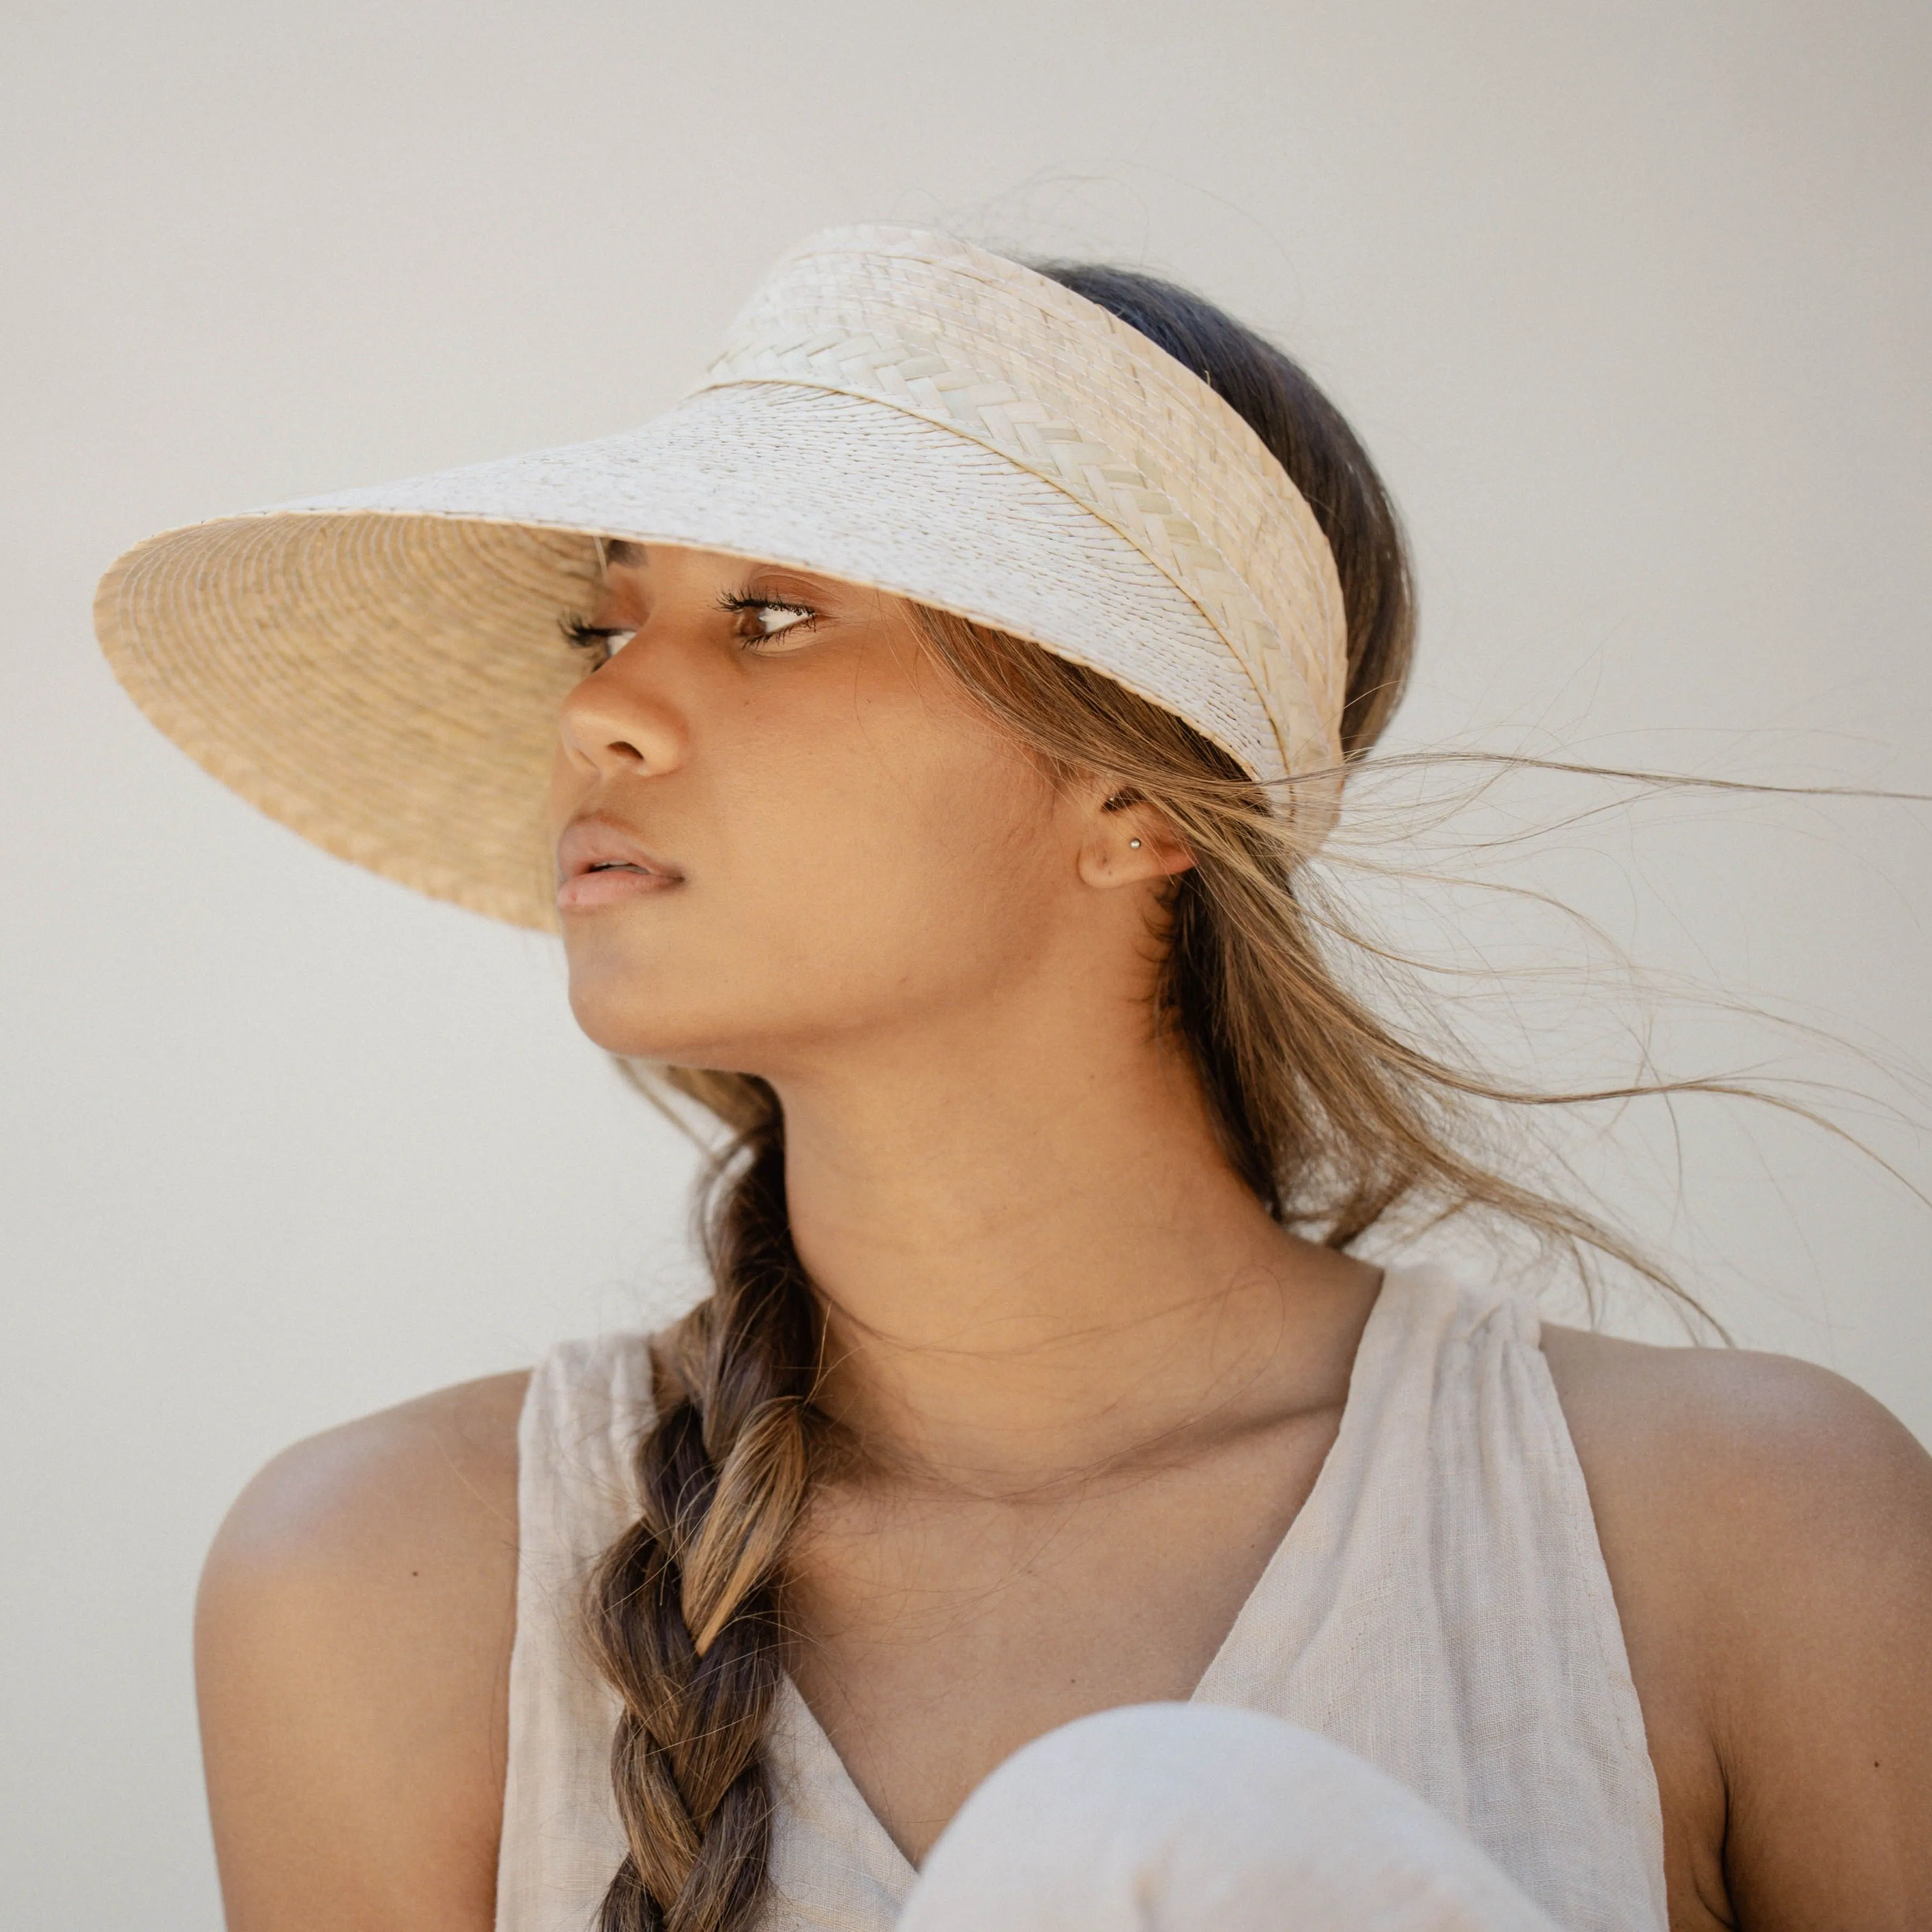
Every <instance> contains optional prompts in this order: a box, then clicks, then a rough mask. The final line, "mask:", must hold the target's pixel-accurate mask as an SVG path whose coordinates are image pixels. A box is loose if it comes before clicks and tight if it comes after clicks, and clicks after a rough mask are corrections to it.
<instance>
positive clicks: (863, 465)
mask: <svg viewBox="0 0 1932 1932" xmlns="http://www.w3.org/2000/svg"><path fill="white" fill-rule="evenodd" d="M598 537H605V538H625V539H628V540H629V541H635V542H641V543H643V544H652V543H659V544H682V545H690V546H693V547H699V548H703V549H708V550H722V551H726V552H729V553H733V554H736V555H739V556H745V557H747V558H755V559H763V560H768V561H770V562H776V563H780V564H784V565H790V566H793V567H794V568H801V569H804V570H808V571H813V572H815V573H817V574H823V575H826V576H829V577H838V578H841V579H844V580H849V581H852V582H854V583H865V584H869V585H873V586H877V587H878V588H880V589H883V590H886V591H889V592H894V593H895V594H898V595H903V596H906V597H908V598H913V599H916V600H917V601H921V602H923V603H926V604H932V605H935V606H936V607H939V608H941V609H944V610H951V611H953V612H955V613H957V614H959V615H960V616H965V617H969V618H972V619H975V620H977V621H978V622H982V623H984V624H987V625H991V626H992V627H994V628H997V629H1000V630H1003V631H1008V632H1010V633H1011V634H1013V635H1016V636H1017V637H1022V638H1025V639H1028V640H1031V641H1032V642H1034V643H1038V644H1040V645H1043V646H1045V647H1046V649H1049V650H1052V651H1054V652H1058V654H1060V655H1062V656H1064V657H1067V658H1070V659H1072V660H1073V661H1076V662H1078V663H1081V664H1085V665H1086V666H1088V667H1089V668H1091V669H1093V670H1099V671H1101V672H1103V673H1106V674H1107V675H1108V676H1112V677H1114V678H1115V679H1118V681H1119V682H1121V683H1122V684H1124V685H1126V686H1127V688H1130V689H1131V690H1133V691H1136V692H1138V693H1139V694H1140V695H1142V697H1147V698H1148V699H1150V700H1152V701H1153V702H1154V703H1157V704H1161V705H1163V706H1166V708H1167V709H1170V710H1172V711H1175V712H1177V713H1178V715H1181V716H1183V717H1185V718H1187V719H1188V720H1189V721H1190V722H1192V723H1193V724H1195V725H1196V727H1197V728H1198V729H1199V730H1202V731H1203V732H1204V733H1205V734H1206V735H1207V736H1209V737H1210V738H1211V739H1214V741H1215V742H1217V744H1219V745H1221V746H1222V748H1223V749H1224V750H1226V751H1228V752H1229V754H1231V755H1232V756H1233V757H1235V758H1236V759H1237V760H1238V761H1239V762H1240V763H1241V765H1242V766H1244V768H1245V769H1247V770H1248V771H1250V772H1251V773H1253V775H1254V776H1256V778H1259V779H1261V780H1262V781H1264V782H1265V783H1270V784H1273V783H1274V782H1276V781H1279V780H1280V779H1281V778H1283V776H1284V775H1285V774H1286V771H1287V770H1288V769H1290V768H1293V769H1297V770H1299V771H1308V770H1312V769H1319V767H1320V766H1322V765H1323V764H1325V763H1328V748H1327V744H1326V740H1325V727H1323V725H1322V721H1320V719H1319V718H1316V717H1314V716H1313V715H1310V717H1309V718H1307V720H1306V721H1298V720H1296V719H1293V718H1291V719H1290V720H1289V739H1290V742H1289V743H1288V744H1287V745H1283V742H1282V733H1280V731H1279V730H1277V723H1276V721H1274V720H1272V719H1271V717H1270V715H1269V713H1268V710H1267V709H1266V708H1265V706H1264V705H1263V704H1262V700H1261V698H1260V697H1259V694H1258V692H1257V691H1256V688H1255V687H1254V685H1253V683H1252V682H1251V681H1250V679H1249V678H1248V676H1247V673H1246V672H1245V671H1244V670H1243V669H1242V667H1241V665H1240V664H1238V662H1237V661H1236V660H1235V658H1234V657H1233V655H1232V654H1231V652H1229V649H1228V648H1227V646H1226V643H1225V642H1224V641H1223V639H1222V637H1220V634H1218V633H1217V631H1216V630H1215V628H1214V625H1212V624H1211V622H1209V621H1208V619H1207V617H1206V616H1205V615H1204V613H1202V610H1200V609H1199V607H1197V606H1196V604H1195V603H1194V602H1193V601H1192V599H1191V598H1190V597H1189V596H1188V595H1187V594H1186V593H1185V592H1184V591H1182V590H1181V589H1180V588H1178V586H1176V584H1175V583H1174V581H1173V580H1172V579H1171V578H1170V577H1169V576H1168V575H1166V574H1164V573H1163V571H1162V570H1160V568H1157V565H1155V564H1154V562H1152V561H1151V560H1150V559H1149V558H1148V556H1145V554H1143V553H1142V550H1139V548H1137V547H1136V546H1135V544H1133V543H1132V542H1130V541H1128V540H1127V538H1126V537H1125V536H1124V535H1121V533H1120V532H1118V530H1116V529H1114V528H1113V527H1112V526H1110V525H1109V523H1106V522H1105V521H1103V520H1101V519H1100V517H1096V516H1095V515H1094V514H1092V512H1091V511H1090V510H1089V509H1088V508H1086V507H1085V506H1083V505H1081V504H1080V503H1079V502H1076V501H1074V500H1073V498H1071V497H1070V496H1068V495H1067V493H1065V492H1064V490H1061V489H1060V488H1058V487H1056V485H1055V484H1053V483H1052V482H1050V481H1047V480H1046V478H1043V477H1041V476H1040V475H1036V474H1034V473H1033V472H1031V471H1028V470H1027V469H1022V468H1020V467H1019V466H1016V465H1015V464H1014V463H1011V462H1010V461H1009V460H1007V458H1004V457H1003V456H1002V455H999V454H998V452H995V451H993V450H991V449H987V448H986V447H985V446H983V445H981V444H980V443H975V442H974V441H972V440H969V439H968V438H965V437H960V436H959V435H956V434H953V433H952V432H951V431H948V430H947V429H944V428H940V427H938V426H937V425H935V424H933V423H931V422H926V421H924V420H922V419H920V418H919V417H917V416H913V415H910V414H907V413H903V412H901V411H900V410H895V409H892V408H889V407H883V406H881V405H880V404H878V403H877V402H874V401H870V400H868V399H865V398H856V397H853V396H850V395H843V394H840V393H838V392H831V391H826V390H822V389H809V388H805V387H790V386H785V385H783V384H769V383H761V384H754V385H748V386H742V387H733V388H722V389H711V390H707V391H705V392H700V394H699V395H696V396H694V397H692V398H689V399H688V401H686V402H685V403H683V404H680V405H679V407H678V408H676V410H673V411H672V412H670V413H669V414H668V415H667V416H662V417H660V418H658V419H657V420H656V421H655V422H652V423H649V424H647V425H645V426H644V427H643V428H641V429H640V430H637V431H631V432H629V433H628V434H624V435H620V436H616V437H607V438H604V439H602V440H599V441H598V442H595V443H582V444H577V445H574V446H570V447H568V448H565V449H557V450H550V451H545V452H538V453H537V454H536V455H530V456H525V457H518V458H510V459H508V460H504V461H501V462H496V463H482V464H478V465H476V466H473V467H472V468H469V469H460V470H454V471H450V472H445V473H443V474H441V475H433V476H427V477H422V478H416V479H413V480H411V481H406V482H402V483H397V484H386V485H383V486H381V487H377V488H374V489H368V490H350V491H346V492H343V493H340V494H338V495H335V496H326V497H321V498H317V499H313V500H311V501H309V502H302V503H298V504H293V505H285V506H284V507H282V508H279V509H277V510H274V511H263V512H259V513H257V514H252V515H249V516H243V517H229V518H225V519H222V520H218V521H215V522H212V523H201V524H196V525H193V526H190V527H188V528H187V529H178V530H173V531H169V532H166V533H164V534H163V535H160V536H157V537H155V538H151V539H150V540H149V541H147V542H146V543H144V544H140V545H139V546H138V547H136V549H134V550H130V552H129V553H127V555H126V556H124V557H122V558H121V559H120V561H119V562H117V563H116V564H115V565H114V566H113V568H112V569H111V570H110V571H109V572H108V574H107V576H106V577H104V579H103V580H102V582H101V588H100V590H99V592H98V595H97V598H96V601H95V625H96V628H97V629H98V632H99V634H100V637H101V643H102V646H103V647H104V649H105V650H106V652H107V656H108V658H109V661H110V663H111V664H113V667H114V670H115V673H116V674H117V676H118V677H119V678H120V679H121V682H122V684H123V685H124V686H125V687H126V688H127V691H129V693H130V695H131V696H132V697H133V699H134V700H135V702H136V703H137V704H139V706H140V707H141V709H142V710H143V711H144V712H145V713H146V714H147V715H148V717H149V718H151V720H152V721H154V723H155V724H157V726H159V727H160V729H161V730H163V731H164V732H165V733H166V734H167V735H168V736H169V737H171V738H172V739H174V740H175V742H176V743H177V744H178V745H181V748H183V749H184V751H187V753H188V754H189V755H190V757H193V758H194V759H195V760H196V762H197V763H199V764H201V765H202V766H203V767H204V768H205V769H207V770H208V771H209V772H211V773H212V774H213V775H214V776H215V777H216V778H219V779H220V780H221V781H222V782H223V784H226V785H228V786H229V787H231V788H232V789H233V790H235V791H236V792H238V793H240V794H241V795H242V796H243V797H244V798H246V799H248V800H249V801H250V802H251V803H253V804H254V805H257V806H259V807H260V808H261V809H262V810H263V811H265V812H266V813H268V814H269V816H270V817H273V818H275V819H277V820H280V821H281V823H284V824H285V825H287V826H290V827H291V828H292V829H294V830H295V831H296V832H299V833H301V834H302V836H303V837H305V838H308V839H310V840H311V841H313V842H314V843H315V844H317V845H319V846H320V847H323V849H324V850H327V851H329V852H332V853H335V854H336V855H337V856H339V857H341V858H344V859H349V860H351V861H352V862H354V863H356V864H357V865H363V866H366V867H367V868H369V869H370V870H371V871H376V872H378V873H380V874H383V875H384V876H385V877H389V878H392V879H395V880H400V881H401V883H404V884H405V885H408V886H413V887H415V888H416V889H418V890H419V891H422V892H428V893H431V894H433V895H435V896H436V897H437V898H444V899H448V900H451V901H454V902H455V903H456V904H459V905H463V906H466V907H469V908H470V909H471V910H474V911H477V912H480V913H485V914H487V915H488V916H490V917H493V918H496V919H505V920H508V921H510V922H512V923H514V924H516V925H519V926H532V927H536V928H540V929H547V928H550V927H552V926H554V923H555V913H554V909H553V890H554V886H553V870H552V861H551V854H550V847H549V835H548V832H547V826H546V805H545V801H546V796H547V786H548V778H549V772H550V762H551V757H552V752H553V746H554V745H555V742H556V718H557V712H558V707H559V704H560V703H561V702H562V698H563V697H564V695H565V693H566V692H567V691H568V690H569V689H570V688H571V685H573V684H574V682H576V681H577V679H578V678H580V676H582V675H583V662H582V660H581V658H580V657H579V656H578V655H577V653H575V652H574V651H572V649H571V648H570V646H569V645H568V643H567V641H566V640H565V637H564V635H563V634H562V629H561V628H560V623H559V619H561V618H562V617H563V616H565V614H566V613H572V612H578V613H582V612H587V610H588V609H589V606H590V605H591V604H592V603H593V602H594V600H595V591H596V573H597V567H598V565H597V544H596V541H595V539H596V538H598ZM1284 753H1286V757H1284Z"/></svg>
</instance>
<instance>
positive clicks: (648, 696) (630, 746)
mask: <svg viewBox="0 0 1932 1932" xmlns="http://www.w3.org/2000/svg"><path fill="white" fill-rule="evenodd" d="M659 685H661V679H653V678H652V676H651V673H650V670H649V665H648V658H647V654H646V649H645V647H644V643H643V639H642V638H641V637H633V638H632V639H631V642H630V643H628V644H627V645H626V646H625V647H624V649H622V650H621V651H619V652H618V653H617V655H616V656H615V657H613V658H611V659H610V661H609V662H608V663H607V664H604V665H602V666H601V667H599V668H598V670H595V671H594V672H592V673H591V675H590V676H588V677H586V678H584V679H582V680H581V681H580V682H579V683H577V685H575V686H574V688H573V689H572V690H571V692H570V694H569V695H568V697H565V700H563V705H562V710H561V712H560V713H559V718H558V725H559V732H560V734H561V736H562V748H563V752H564V755H565V757H566V758H567V759H568V761H569V762H570V763H571V764H572V765H574V766H576V767H577V769H579V770H580V771H581V772H583V773H584V775H586V777H588V776H589V775H592V774H594V775H596V776H598V777H600V778H616V777H623V776H631V777H643V776H646V775H649V776H650V777H652V778H661V777H662V776H663V775H664V774H665V773H666V772H671V771H674V770H676V768H677V767H678V766H679V765H680V764H681V763H682V762H683V760H684V755H685V745H686V743H687V740H688V733H687V731H686V730H685V724H684V721H683V719H682V717H681V715H679V712H678V710H677V709H676V706H674V705H673V703H671V702H670V697H669V694H668V693H667V692H666V691H664V690H663V689H661V688H658V687H659Z"/></svg>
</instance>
